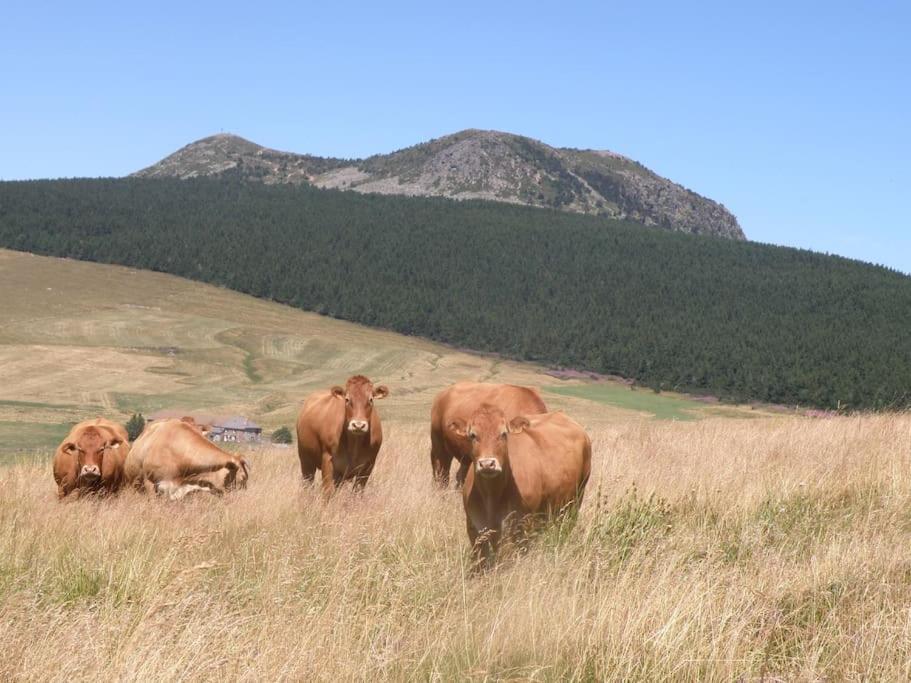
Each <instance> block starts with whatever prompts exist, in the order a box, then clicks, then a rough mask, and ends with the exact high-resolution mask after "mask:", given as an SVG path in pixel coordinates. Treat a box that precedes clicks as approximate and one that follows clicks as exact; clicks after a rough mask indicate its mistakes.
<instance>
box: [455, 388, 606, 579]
mask: <svg viewBox="0 0 911 683" xmlns="http://www.w3.org/2000/svg"><path fill="white" fill-rule="evenodd" d="M449 428H450V430H451V431H453V432H455V433H457V434H458V435H459V436H462V437H465V438H467V439H468V440H469V441H470V442H471V460H472V466H471V467H470V468H469V470H468V476H467V477H466V479H465V486H464V487H463V489H462V503H463V505H464V507H465V521H466V524H467V527H468V538H469V540H470V541H471V544H472V552H473V554H474V556H475V559H476V560H483V561H484V562H485V564H489V563H490V561H491V558H492V556H493V553H494V552H496V549H497V544H498V543H499V540H500V538H501V537H503V536H504V535H507V536H508V535H510V534H511V533H513V532H515V531H517V530H519V529H520V528H521V527H522V526H523V523H524V522H534V521H537V520H536V519H535V518H541V517H543V518H551V517H553V516H555V515H560V514H562V513H564V512H565V511H567V510H569V509H571V508H573V507H578V506H579V505H580V504H581V503H582V494H583V493H584V490H585V485H586V484H587V483H588V477H589V474H590V473H591V457H592V447H591V440H590V439H589V438H588V435H587V434H586V433H585V430H584V429H582V427H581V426H579V424H577V423H576V422H574V421H573V420H571V419H570V418H568V417H567V416H566V415H564V414H563V413H560V412H557V413H546V414H544V415H529V416H518V417H514V418H512V419H507V417H506V415H505V413H504V412H503V411H502V410H501V409H500V408H498V407H496V406H491V405H484V406H481V407H480V408H479V409H478V410H477V411H476V412H475V413H474V414H473V415H472V416H471V418H470V419H469V420H468V421H464V420H455V421H453V422H452V423H451V424H450V425H449ZM532 516H534V518H533V517H532Z"/></svg>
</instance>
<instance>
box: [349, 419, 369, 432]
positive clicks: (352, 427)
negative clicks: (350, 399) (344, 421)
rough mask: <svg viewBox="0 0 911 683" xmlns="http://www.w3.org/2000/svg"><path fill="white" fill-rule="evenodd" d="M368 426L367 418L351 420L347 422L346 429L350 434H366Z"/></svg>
mask: <svg viewBox="0 0 911 683" xmlns="http://www.w3.org/2000/svg"><path fill="white" fill-rule="evenodd" d="M369 428H370V423H368V422H367V420H351V421H350V422H349V423H348V431H349V432H351V433H352V434H366V433H367V430H368V429H369Z"/></svg>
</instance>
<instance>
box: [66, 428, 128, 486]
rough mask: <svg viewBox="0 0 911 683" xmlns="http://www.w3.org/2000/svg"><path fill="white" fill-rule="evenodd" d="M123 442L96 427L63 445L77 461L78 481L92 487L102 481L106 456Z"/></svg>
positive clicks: (86, 429)
mask: <svg viewBox="0 0 911 683" xmlns="http://www.w3.org/2000/svg"><path fill="white" fill-rule="evenodd" d="M122 443H123V442H122V441H121V440H120V439H118V438H117V437H116V436H115V437H109V436H107V435H106V434H105V433H104V432H103V431H101V430H100V429H97V428H95V427H91V426H90V427H86V428H85V429H84V430H82V432H81V433H80V434H79V437H78V438H77V439H76V440H75V441H68V442H67V443H65V444H63V450H64V452H66V453H68V454H69V455H71V456H72V457H74V458H75V459H76V477H77V479H76V481H77V482H78V483H79V484H83V485H86V486H91V485H92V484H96V483H98V482H99V481H101V472H102V469H103V465H104V458H105V455H106V454H108V453H110V452H111V451H112V450H115V449H117V448H120V445H121V444H122Z"/></svg>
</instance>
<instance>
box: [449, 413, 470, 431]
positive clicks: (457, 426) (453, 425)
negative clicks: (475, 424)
mask: <svg viewBox="0 0 911 683" xmlns="http://www.w3.org/2000/svg"><path fill="white" fill-rule="evenodd" d="M449 429H450V430H451V431H453V432H455V433H456V434H458V435H459V436H465V435H466V434H467V433H468V425H466V424H465V420H463V419H461V418H458V417H457V418H456V419H454V420H453V421H452V422H450V423H449Z"/></svg>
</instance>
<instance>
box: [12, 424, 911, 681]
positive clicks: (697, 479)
mask: <svg viewBox="0 0 911 683" xmlns="http://www.w3.org/2000/svg"><path fill="white" fill-rule="evenodd" d="M593 437H594V447H595V462H594V473H593V477H592V481H591V483H590V487H589V490H588V496H587V499H586V501H585V504H584V505H583V508H582V511H581V514H580V518H579V520H578V523H577V525H576V527H575V528H574V529H573V530H572V532H571V533H570V532H569V530H567V529H551V530H550V531H549V532H547V533H545V534H544V535H542V536H541V537H540V538H539V539H537V541H536V542H535V543H534V544H533V545H532V546H531V548H530V549H529V550H528V551H527V552H526V553H525V554H518V553H515V552H514V553H512V554H509V553H506V554H505V556H504V557H502V558H501V562H500V564H499V566H498V567H497V568H496V569H495V570H493V571H491V572H489V573H487V574H484V575H481V576H473V575H472V574H471V572H470V567H469V565H468V545H467V540H466V535H465V531H464V521H463V515H462V512H461V506H460V502H459V499H458V496H457V495H456V494H455V493H454V492H449V493H447V494H441V493H439V492H437V491H435V490H433V488H432V487H431V484H430V471H429V464H428V460H427V450H428V438H427V435H426V434H425V431H424V430H423V429H420V428H419V427H417V426H401V425H395V426H394V427H393V428H392V429H390V430H389V433H388V435H387V441H386V446H384V450H383V451H382V453H381V460H380V462H379V465H378V468H377V470H376V472H375V474H374V476H375V478H374V479H372V480H371V481H370V484H369V485H368V488H367V490H366V492H365V493H364V494H363V495H360V496H357V495H352V494H351V493H350V492H349V491H347V490H343V491H342V492H341V494H340V495H338V496H337V497H336V498H335V499H334V500H332V501H331V503H330V504H328V505H326V506H324V505H323V504H322V503H321V502H320V499H319V497H318V495H317V494H316V492H315V491H313V490H302V489H301V487H300V484H299V481H298V478H299V473H298V471H297V469H296V462H295V458H294V455H293V453H292V451H290V450H289V449H284V450H278V449H276V450H264V451H261V452H256V453H254V454H253V455H252V458H253V463H254V470H253V476H252V479H251V486H250V488H249V489H248V490H246V491H243V492H237V493H235V494H232V495H229V496H226V497H225V498H222V499H217V498H210V497H200V498H196V499H193V500H188V501H185V502H183V503H178V504H174V503H167V502H165V501H160V500H154V499H153V500H150V499H146V498H143V497H140V496H139V495H137V494H132V493H129V494H124V495H121V496H120V497H118V498H117V499H114V500H106V501H93V500H79V501H73V502H68V503H62V504H58V503H57V502H56V501H55V500H54V494H53V488H52V486H51V481H50V471H49V468H48V466H47V464H46V463H45V462H38V463H34V464H20V465H17V466H12V467H6V468H0V490H2V492H3V495H2V498H0V528H2V529H3V534H2V536H0V642H3V643H4V647H5V654H4V656H3V657H2V658H0V680H59V681H66V680H73V679H88V678H98V679H101V680H143V681H148V680H213V679H217V680H249V681H260V680H332V681H334V680H440V681H449V680H502V679H519V680H566V679H581V680H643V681H646V680H647V681H654V680H692V681H697V680H699V681H702V680H719V681H728V680H788V681H790V680H808V681H815V680H831V681H835V680H870V679H879V680H908V678H909V677H911V544H909V540H911V535H909V534H911V417H909V416H888V417H858V418H838V419H833V420H818V421H810V420H798V419H777V420H776V419H769V420H750V421H745V420H743V421H740V420H723V419H708V420H703V421H698V422H643V421H626V422H623V423H620V424H617V425H616V426H613V427H602V428H598V429H596V430H594V432H593Z"/></svg>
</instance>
